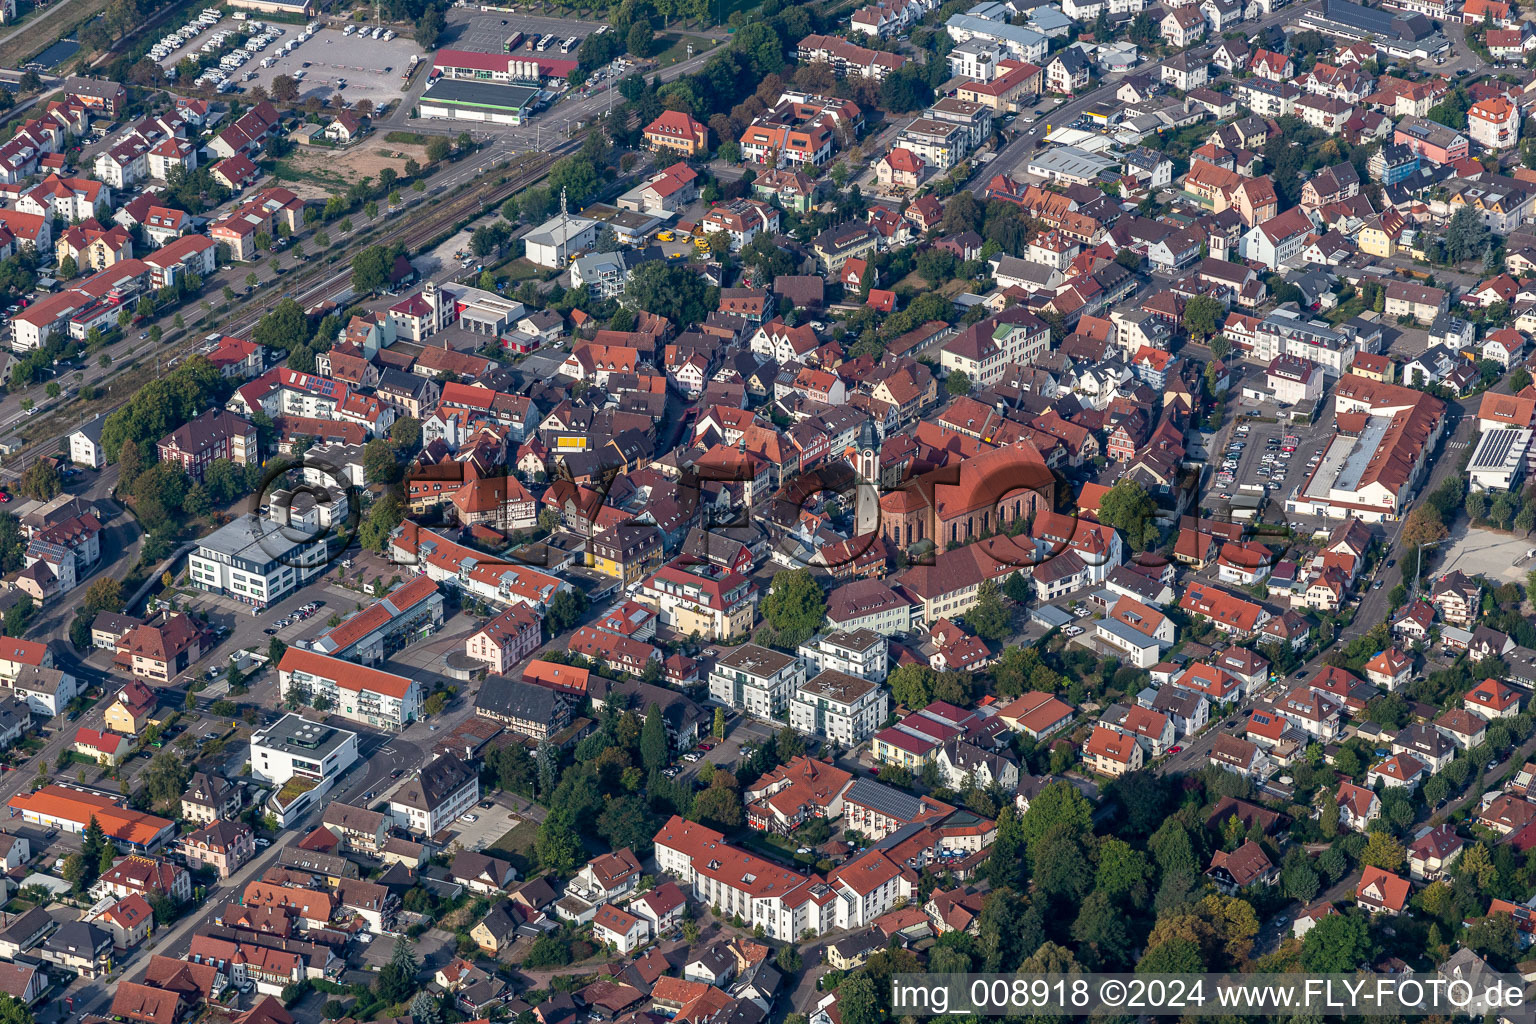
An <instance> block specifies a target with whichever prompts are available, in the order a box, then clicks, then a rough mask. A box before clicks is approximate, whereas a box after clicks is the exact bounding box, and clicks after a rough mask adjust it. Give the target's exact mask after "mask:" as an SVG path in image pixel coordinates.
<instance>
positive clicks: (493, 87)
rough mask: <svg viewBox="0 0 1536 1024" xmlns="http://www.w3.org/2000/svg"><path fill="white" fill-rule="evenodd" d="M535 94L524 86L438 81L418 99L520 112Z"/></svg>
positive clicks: (531, 88)
mask: <svg viewBox="0 0 1536 1024" xmlns="http://www.w3.org/2000/svg"><path fill="white" fill-rule="evenodd" d="M538 95H539V90H538V89H536V88H534V87H532V86H527V85H504V84H502V83H499V82H470V81H465V80H464V79H461V78H439V79H438V80H437V81H436V82H434V83H433V84H432V86H431V88H429V89H428V90H427V91H426V93H424V94H423V95H422V99H423V100H425V101H426V102H428V103H432V102H434V101H435V102H438V103H449V104H455V105H458V106H465V107H489V108H492V109H495V110H523V109H526V108H527V107H529V106H530V105H531V104H532V103H533V101H534V98H535V97H537V96H538Z"/></svg>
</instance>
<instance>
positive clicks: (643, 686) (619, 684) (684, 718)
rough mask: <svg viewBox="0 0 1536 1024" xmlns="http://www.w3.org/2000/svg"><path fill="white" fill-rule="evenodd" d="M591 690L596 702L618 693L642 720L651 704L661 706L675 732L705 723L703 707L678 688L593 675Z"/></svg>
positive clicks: (670, 727) (671, 730)
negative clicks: (672, 688)
mask: <svg viewBox="0 0 1536 1024" xmlns="http://www.w3.org/2000/svg"><path fill="white" fill-rule="evenodd" d="M590 693H591V696H592V699H593V700H594V701H607V700H609V699H611V698H612V697H613V696H614V695H617V696H619V697H621V698H622V699H623V700H624V702H625V703H626V705H627V706H628V707H629V708H632V709H633V710H634V711H635V712H636V713H637V714H638V715H639V716H640V717H641V718H642V719H643V718H644V717H645V715H646V712H648V711H649V710H650V709H651V708H652V707H660V708H661V715H662V718H664V719H666V722H667V729H668V730H669V731H670V732H672V733H678V732H683V731H686V730H687V728H688V726H690V725H695V724H697V723H700V722H703V721H704V718H705V716H704V710H703V709H702V708H700V707H699V705H698V704H696V703H694V701H692V700H690V699H689V698H687V697H685V696H684V695H682V694H681V693H678V692H677V691H676V690H669V689H667V688H666V687H665V686H653V685H651V684H650V683H642V682H638V681H636V680H633V679H607V678H604V677H602V676H593V677H592V681H591V690H590Z"/></svg>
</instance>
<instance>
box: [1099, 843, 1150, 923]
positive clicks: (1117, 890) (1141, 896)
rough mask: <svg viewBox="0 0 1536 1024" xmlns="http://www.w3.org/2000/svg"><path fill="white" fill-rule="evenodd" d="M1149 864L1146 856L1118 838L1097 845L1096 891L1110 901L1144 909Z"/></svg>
mask: <svg viewBox="0 0 1536 1024" xmlns="http://www.w3.org/2000/svg"><path fill="white" fill-rule="evenodd" d="M1151 881H1152V865H1151V864H1150V863H1149V862H1148V861H1147V855H1146V854H1145V853H1143V852H1142V851H1140V850H1138V849H1136V848H1135V847H1133V846H1131V844H1129V843H1127V842H1125V841H1124V840H1121V839H1108V838H1107V839H1104V840H1103V841H1102V842H1100V843H1099V869H1098V875H1097V877H1096V879H1095V881H1094V888H1095V890H1096V891H1098V892H1101V893H1104V894H1105V895H1107V896H1108V897H1109V898H1110V899H1112V900H1116V901H1124V902H1127V903H1129V904H1131V905H1133V906H1138V907H1140V906H1145V905H1146V902H1147V900H1148V899H1150V892H1149V889H1148V886H1149V885H1150V883H1151Z"/></svg>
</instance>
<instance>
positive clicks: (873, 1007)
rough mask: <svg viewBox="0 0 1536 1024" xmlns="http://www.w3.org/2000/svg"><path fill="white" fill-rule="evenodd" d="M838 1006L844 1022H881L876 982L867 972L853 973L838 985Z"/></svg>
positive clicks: (844, 1023)
mask: <svg viewBox="0 0 1536 1024" xmlns="http://www.w3.org/2000/svg"><path fill="white" fill-rule="evenodd" d="M837 1008H838V1010H839V1011H840V1012H841V1016H842V1019H843V1024H880V1017H881V1014H880V1006H879V1001H878V1000H877V998H876V996H875V983H874V981H872V980H871V979H870V978H869V977H868V976H867V975H865V974H852V975H849V976H848V977H847V978H845V979H843V982H842V984H840V985H838V986H837Z"/></svg>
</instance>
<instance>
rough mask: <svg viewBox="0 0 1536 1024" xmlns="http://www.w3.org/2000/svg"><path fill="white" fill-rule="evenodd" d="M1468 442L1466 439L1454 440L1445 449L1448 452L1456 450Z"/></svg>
mask: <svg viewBox="0 0 1536 1024" xmlns="http://www.w3.org/2000/svg"><path fill="white" fill-rule="evenodd" d="M1467 444H1468V442H1466V441H1452V442H1450V443H1449V444H1447V445H1446V446H1445V450H1446V451H1448V452H1454V451H1456V450H1458V449H1461V448H1465V447H1466V446H1467Z"/></svg>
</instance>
